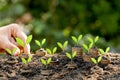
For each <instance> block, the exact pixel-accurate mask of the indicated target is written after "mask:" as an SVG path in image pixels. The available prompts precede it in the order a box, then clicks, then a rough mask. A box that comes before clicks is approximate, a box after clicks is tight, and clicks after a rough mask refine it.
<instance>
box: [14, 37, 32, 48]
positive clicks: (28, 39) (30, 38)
mask: <svg viewBox="0 0 120 80" xmlns="http://www.w3.org/2000/svg"><path fill="white" fill-rule="evenodd" d="M31 41H32V35H29V36H28V37H27V39H26V43H27V44H30V42H31ZM16 42H17V43H18V44H19V45H20V46H22V47H24V46H25V44H24V42H23V40H22V39H20V38H16Z"/></svg>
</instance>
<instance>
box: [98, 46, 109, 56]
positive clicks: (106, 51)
mask: <svg viewBox="0 0 120 80" xmlns="http://www.w3.org/2000/svg"><path fill="white" fill-rule="evenodd" d="M109 50H110V47H107V48H106V49H105V51H104V50H103V49H99V51H100V53H101V54H105V53H108V51H109Z"/></svg>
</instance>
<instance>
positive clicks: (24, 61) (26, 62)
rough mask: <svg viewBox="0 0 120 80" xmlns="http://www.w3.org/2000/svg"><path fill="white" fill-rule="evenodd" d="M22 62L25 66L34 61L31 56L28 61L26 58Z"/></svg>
mask: <svg viewBox="0 0 120 80" xmlns="http://www.w3.org/2000/svg"><path fill="white" fill-rule="evenodd" d="M21 60H22V62H23V63H24V64H28V63H29V62H31V61H32V56H29V57H28V59H27V60H26V59H25V58H21Z"/></svg>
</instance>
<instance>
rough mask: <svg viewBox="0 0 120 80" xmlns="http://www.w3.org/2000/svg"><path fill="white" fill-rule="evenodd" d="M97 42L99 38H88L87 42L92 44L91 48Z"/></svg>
mask: <svg viewBox="0 0 120 80" xmlns="http://www.w3.org/2000/svg"><path fill="white" fill-rule="evenodd" d="M98 40H99V36H96V37H95V38H94V39H92V38H90V37H88V41H89V42H90V43H93V46H94V45H95V44H96V42H97V41H98Z"/></svg>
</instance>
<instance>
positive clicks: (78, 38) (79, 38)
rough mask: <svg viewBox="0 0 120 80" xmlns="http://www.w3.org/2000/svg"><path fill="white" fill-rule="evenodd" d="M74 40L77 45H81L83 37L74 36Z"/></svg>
mask: <svg viewBox="0 0 120 80" xmlns="http://www.w3.org/2000/svg"><path fill="white" fill-rule="evenodd" d="M71 38H72V40H73V41H74V42H75V43H76V45H77V46H78V45H79V42H80V40H81V39H82V35H79V36H78V37H75V36H72V37H71Z"/></svg>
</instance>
